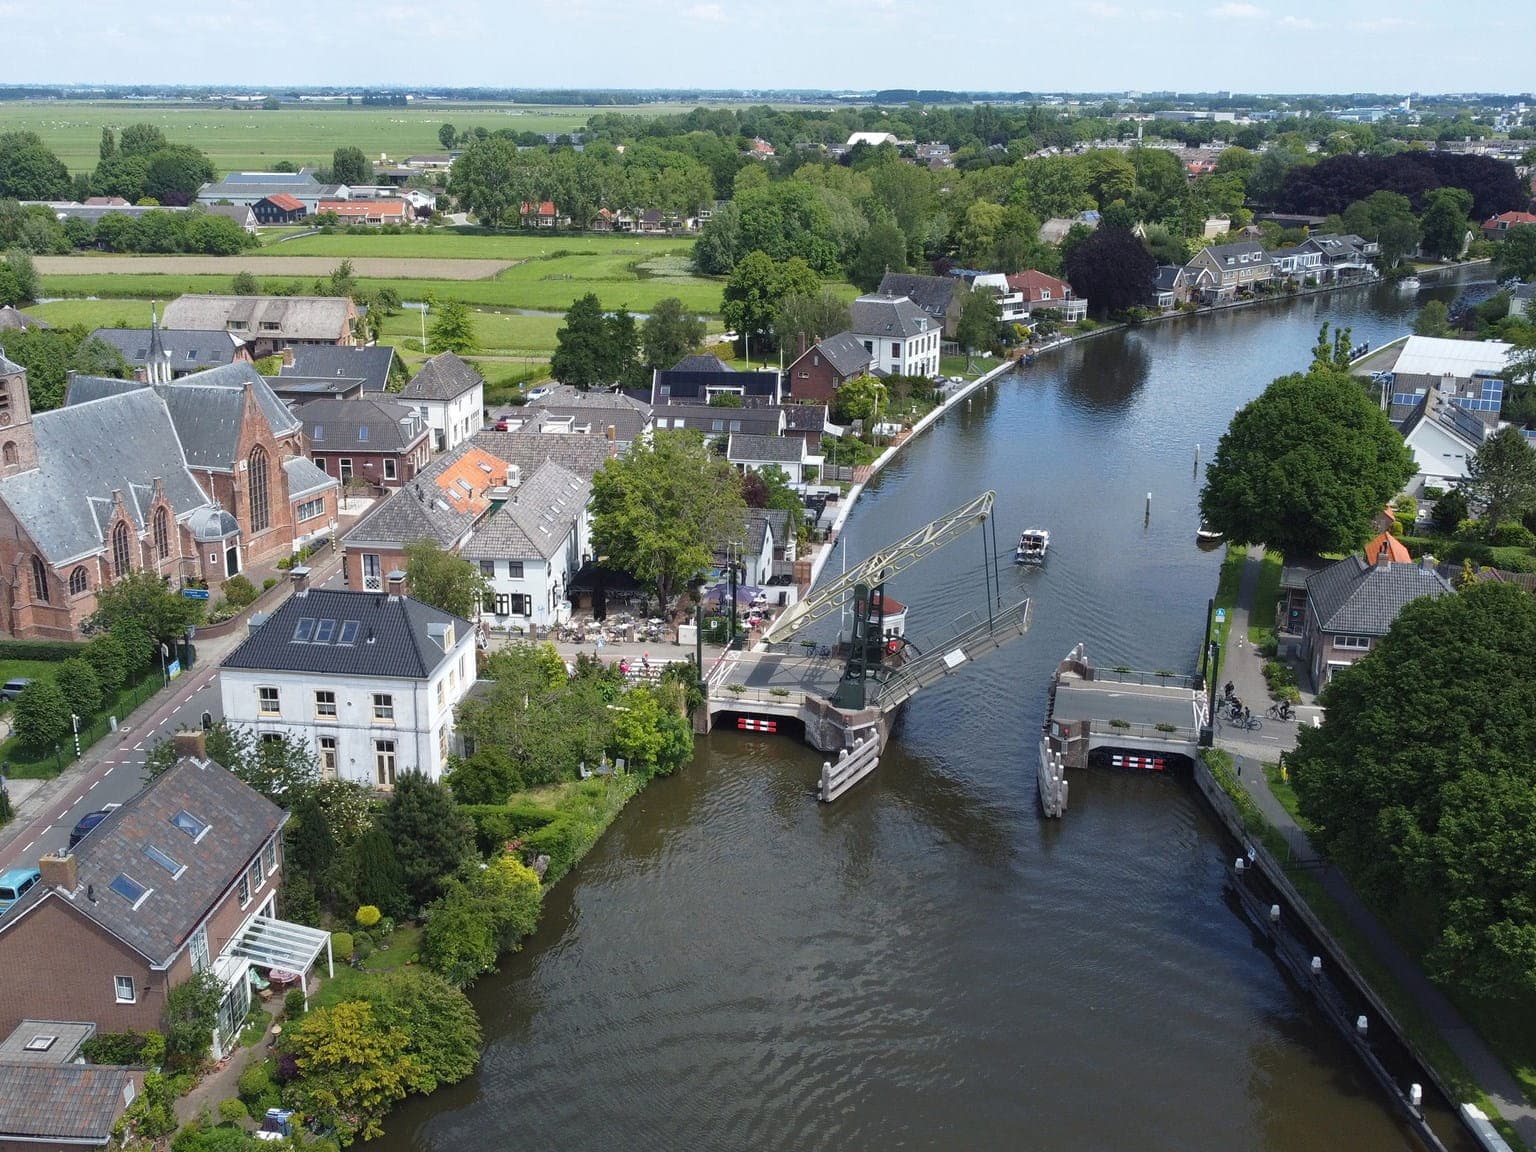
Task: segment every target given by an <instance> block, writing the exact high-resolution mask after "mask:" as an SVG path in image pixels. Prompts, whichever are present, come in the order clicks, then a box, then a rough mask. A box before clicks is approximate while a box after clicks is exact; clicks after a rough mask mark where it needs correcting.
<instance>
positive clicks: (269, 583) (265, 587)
mask: <svg viewBox="0 0 1536 1152" xmlns="http://www.w3.org/2000/svg"><path fill="white" fill-rule="evenodd" d="M276 587H277V577H276V576H268V577H267V578H266V579H265V580H263V581H262V582H261V590H262V591H263V592H269V591H271V590H272V589H273V588H276Z"/></svg>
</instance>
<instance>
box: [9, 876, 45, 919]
mask: <svg viewBox="0 0 1536 1152" xmlns="http://www.w3.org/2000/svg"><path fill="white" fill-rule="evenodd" d="M42 878H43V874H42V873H41V872H39V871H38V870H37V869H36V868H12V869H10V870H8V871H6V872H0V916H4V915H5V914H6V913H7V912H9V911H10V908H11V905H12V904H14V903H16V901H18V900H20V899H21V898H22V897H23V896H25V895H26V894H27V889H29V888H31V887H32V885H34V884H36V883H37V882H38V881H39V880H41V879H42Z"/></svg>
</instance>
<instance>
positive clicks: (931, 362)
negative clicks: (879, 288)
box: [848, 293, 944, 376]
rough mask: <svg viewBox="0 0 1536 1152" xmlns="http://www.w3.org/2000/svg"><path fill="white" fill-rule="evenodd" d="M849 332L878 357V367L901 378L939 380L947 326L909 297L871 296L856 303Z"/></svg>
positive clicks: (864, 297) (854, 303)
mask: <svg viewBox="0 0 1536 1152" xmlns="http://www.w3.org/2000/svg"><path fill="white" fill-rule="evenodd" d="M849 313H850V315H851V317H852V319H853V323H852V324H850V325H849V328H848V331H849V332H851V333H852V334H853V337H854V339H856V340H858V341H859V343H861V344H863V345H864V350H865V351H866V352H868V353H870V355H871V356H873V357H874V360H875V364H874V366H875V367H876V368H877V369H879V370H880V371H882V372H889V373H893V374H895V375H899V376H937V375H938V374H939V341H940V340H941V339H942V338H943V334H944V327H943V325H942V324H941V323H940V322H939V321H937V320H935V319H933V317H931V316H929V315H928V313H927V312H925V311H923V310H922V309H921V308H919V307H918V306H917V305H916V304H914V303H912V301H911V300H909V299H908V298H907V297H905V296H882V295H879V294H878V293H870V294H869V295H867V296H860V297H859V298H858V299H857V300H855V301H854V302H853V306H852V308H850V309H849Z"/></svg>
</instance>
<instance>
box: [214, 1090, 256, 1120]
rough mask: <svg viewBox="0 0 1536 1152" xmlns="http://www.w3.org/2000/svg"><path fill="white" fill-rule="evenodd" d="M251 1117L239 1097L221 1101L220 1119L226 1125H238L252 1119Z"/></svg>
mask: <svg viewBox="0 0 1536 1152" xmlns="http://www.w3.org/2000/svg"><path fill="white" fill-rule="evenodd" d="M250 1115H251V1114H250V1113H249V1112H248V1111H246V1108H245V1105H244V1104H242V1103H241V1102H240V1100H239V1099H238V1098H237V1097H233V1096H231V1097H229V1098H228V1099H226V1100H220V1101H219V1119H220V1120H222V1121H223V1122H224V1123H226V1124H238V1123H240V1121H242V1120H248V1119H250Z"/></svg>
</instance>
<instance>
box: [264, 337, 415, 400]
mask: <svg viewBox="0 0 1536 1152" xmlns="http://www.w3.org/2000/svg"><path fill="white" fill-rule="evenodd" d="M291 351H292V352H293V363H292V364H284V365H283V367H282V370H281V371H280V372H279V373H278V375H279V376H310V377H316V378H318V377H321V376H339V377H343V378H345V379H349V380H351V379H360V380H362V382H363V391H365V392H383V391H385V390H386V386H387V385H388V384H389V370H390V368H391V367H392V366H393V365H394V362H395V350H394V349H393V348H392V347H390V346H389V345H388V344H378V345H374V346H371V347H368V348H348V347H344V346H339V345H333V344H296V345H294V346H293V348H292V349H291Z"/></svg>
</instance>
